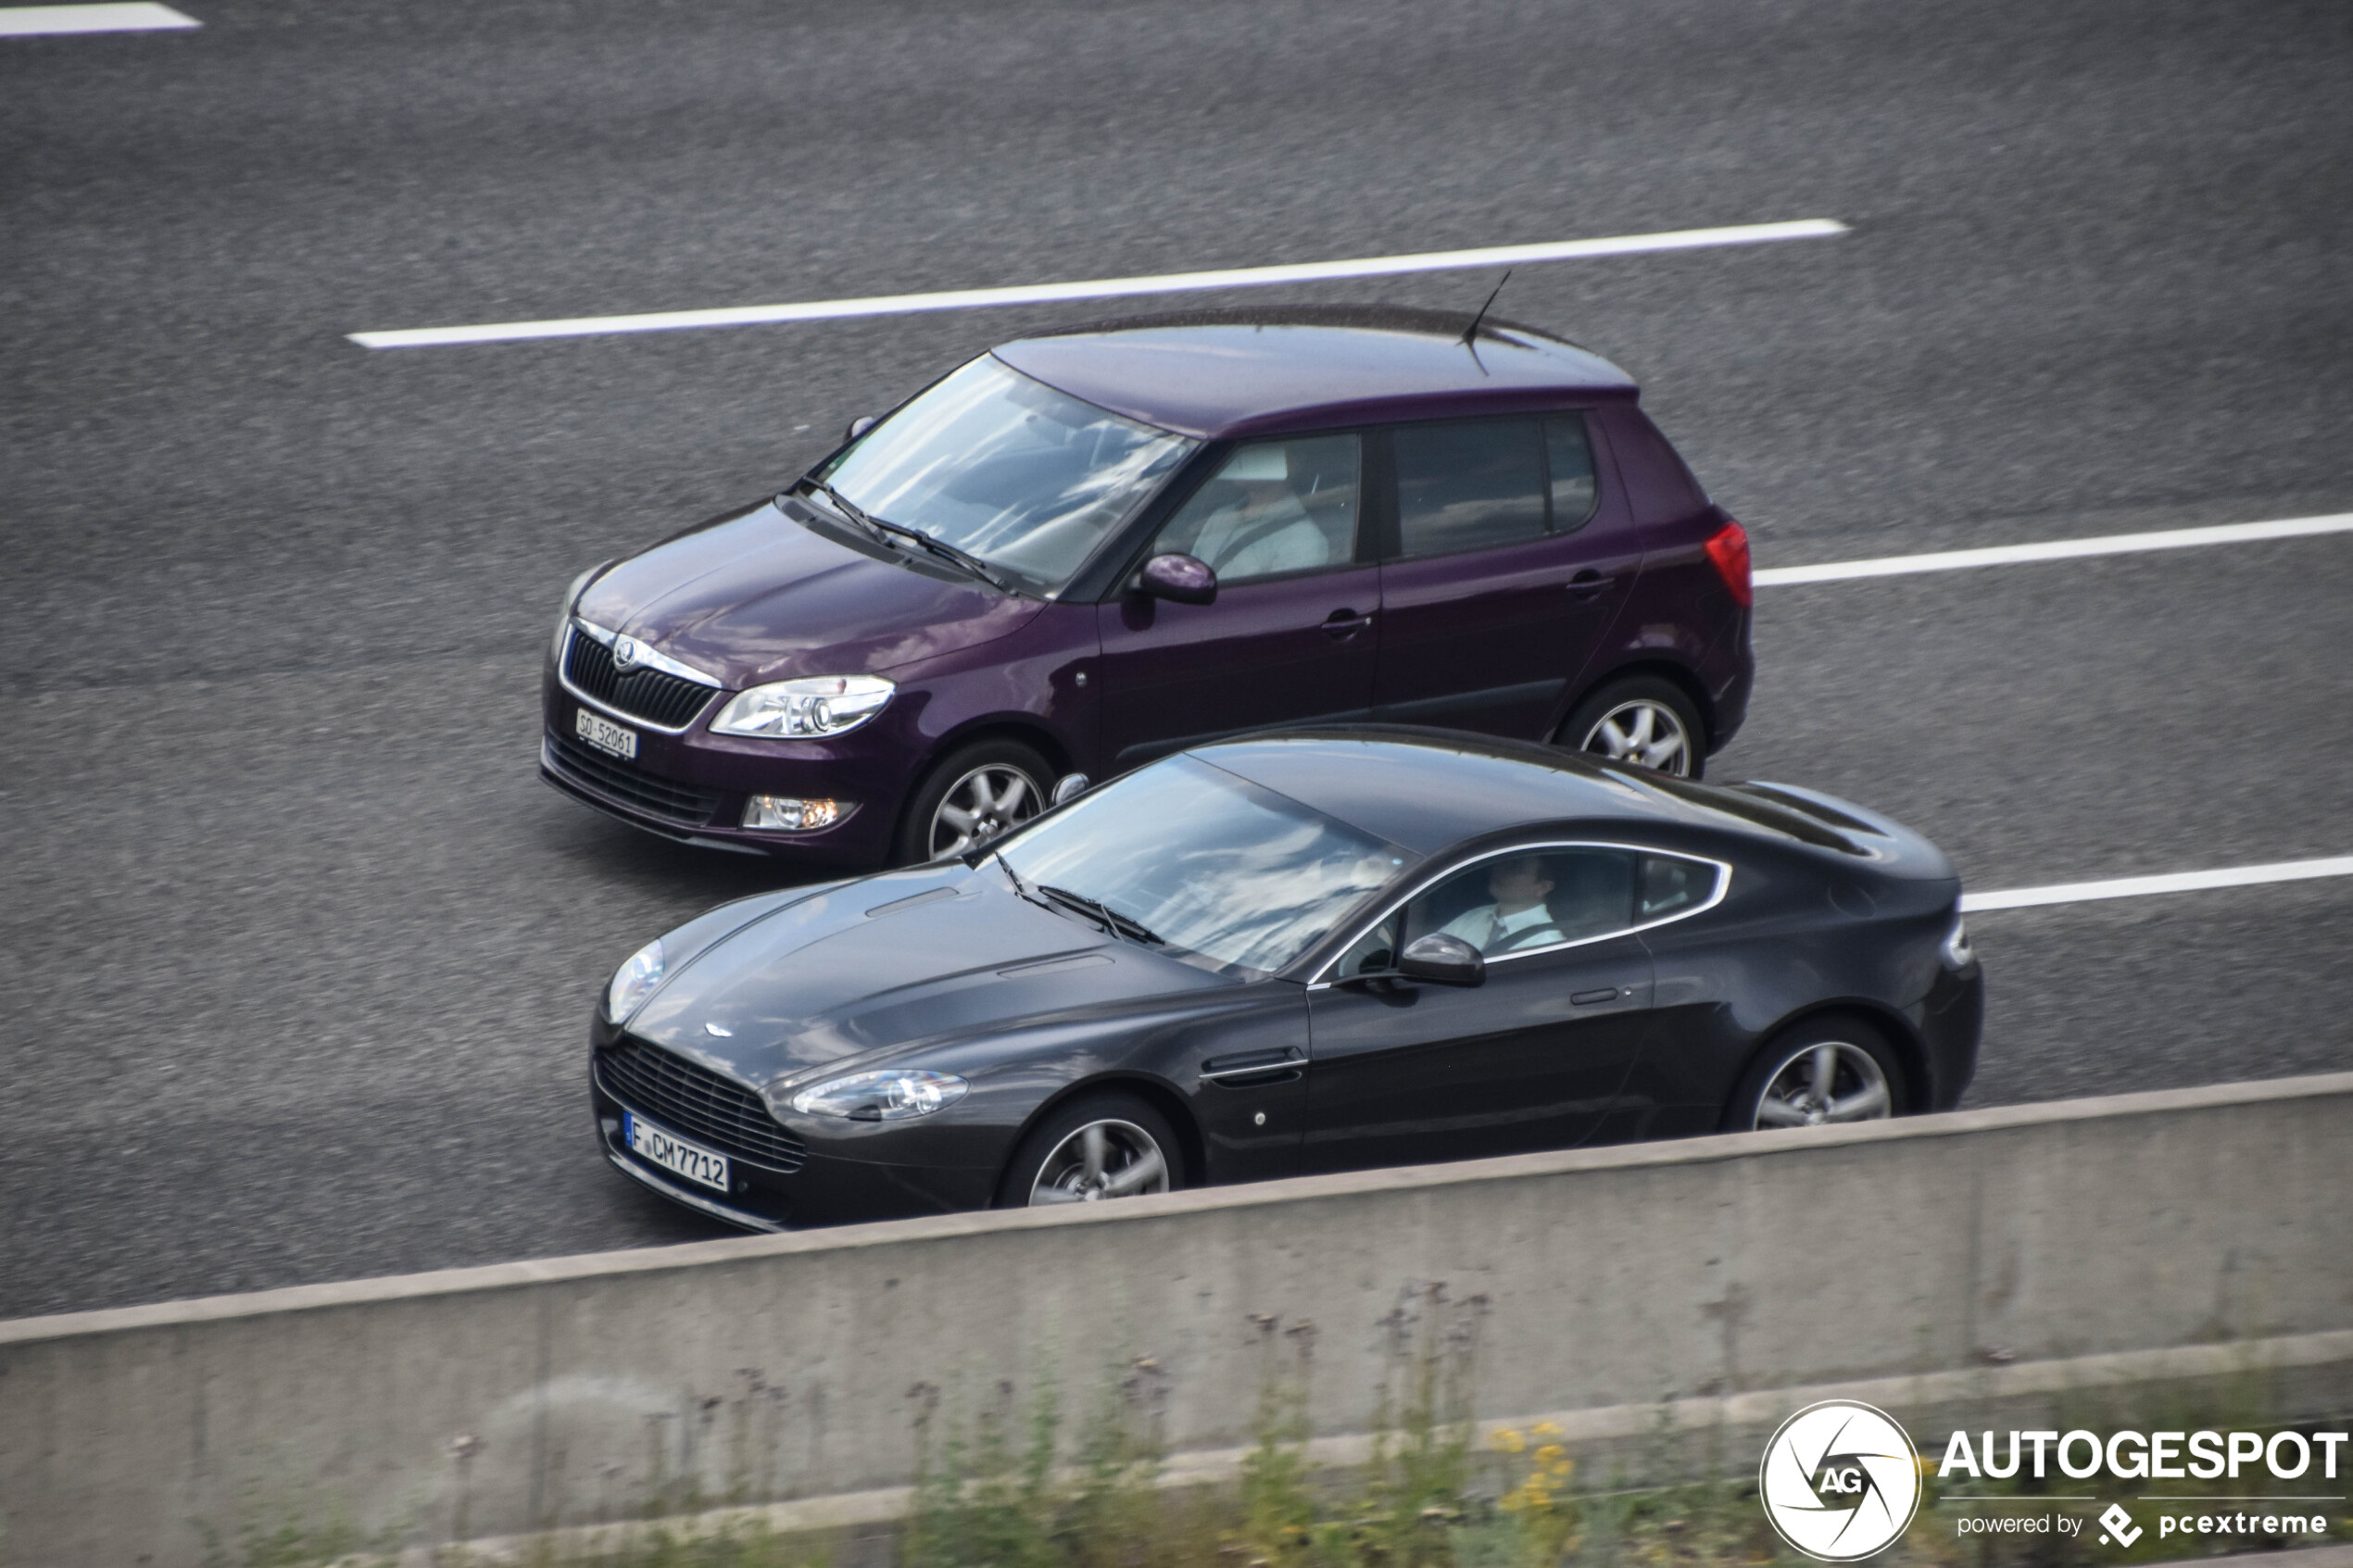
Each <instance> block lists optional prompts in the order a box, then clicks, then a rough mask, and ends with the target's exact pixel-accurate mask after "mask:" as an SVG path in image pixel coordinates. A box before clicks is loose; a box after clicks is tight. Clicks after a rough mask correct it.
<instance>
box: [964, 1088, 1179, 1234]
mask: <svg viewBox="0 0 2353 1568" xmlns="http://www.w3.org/2000/svg"><path fill="white" fill-rule="evenodd" d="M1182 1185H1185V1157H1184V1154H1183V1151H1182V1150H1181V1148H1179V1147H1178V1145H1177V1142H1176V1132H1175V1130H1174V1129H1172V1128H1171V1127H1170V1126H1169V1125H1168V1122H1167V1119H1166V1118H1165V1117H1164V1116H1162V1115H1161V1113H1160V1112H1159V1111H1157V1110H1153V1109H1152V1108H1151V1106H1149V1105H1147V1104H1146V1103H1144V1101H1142V1100H1140V1099H1137V1098H1134V1097H1132V1096H1129V1095H1117V1094H1103V1095H1086V1096H1082V1097H1081V1098H1077V1099H1075V1100H1073V1101H1071V1102H1070V1103H1069V1104H1068V1105H1066V1106H1063V1107H1062V1108H1061V1109H1060V1110H1056V1111H1055V1112H1054V1113H1053V1114H1052V1115H1051V1116H1049V1117H1048V1118H1046V1120H1045V1121H1043V1122H1041V1123H1038V1125H1037V1126H1036V1127H1034V1128H1032V1129H1031V1130H1030V1133H1029V1135H1028V1136H1027V1137H1026V1138H1024V1139H1022V1141H1021V1148H1018V1149H1016V1150H1014V1152H1013V1160H1012V1162H1011V1163H1010V1164H1008V1165H1007V1166H1006V1168H1005V1178H1004V1182H1003V1184H1002V1185H1000V1187H999V1189H998V1194H997V1204H998V1207H999V1208H1000V1209H1023V1208H1043V1207H1046V1206H1049V1205H1053V1204H1062V1203H1097V1202H1101V1201H1102V1200H1103V1199H1105V1198H1140V1197H1142V1196H1143V1195H1144V1194H1146V1193H1151V1192H1173V1191H1175V1190H1176V1188H1178V1187H1180V1186H1182Z"/></svg>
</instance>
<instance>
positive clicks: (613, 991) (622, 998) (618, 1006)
mask: <svg viewBox="0 0 2353 1568" xmlns="http://www.w3.org/2000/svg"><path fill="white" fill-rule="evenodd" d="M657 985H661V937H659V936H657V937H655V938H654V939H653V940H652V941H650V942H648V943H647V944H646V945H645V946H644V947H640V948H638V949H637V950H636V951H635V952H634V953H632V954H630V955H629V961H628V962H627V963H625V964H623V965H622V966H621V967H620V968H619V969H617V970H614V971H613V972H612V984H611V985H608V986H606V987H605V1016H606V1017H607V1018H610V1019H611V1020H612V1021H613V1022H615V1023H626V1022H629V1015H630V1014H631V1013H633V1012H635V1011H636V1010H637V1007H638V1004H639V1003H641V1002H643V1001H644V1000H645V999H646V998H647V997H648V996H650V995H652V993H653V988H654V987H655V986H657Z"/></svg>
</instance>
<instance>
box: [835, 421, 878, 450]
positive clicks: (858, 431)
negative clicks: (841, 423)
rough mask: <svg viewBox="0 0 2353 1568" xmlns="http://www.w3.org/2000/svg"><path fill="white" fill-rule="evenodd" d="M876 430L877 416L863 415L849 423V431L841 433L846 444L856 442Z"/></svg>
mask: <svg viewBox="0 0 2353 1568" xmlns="http://www.w3.org/2000/svg"><path fill="white" fill-rule="evenodd" d="M874 428H875V416H874V415H872V414H861V415H859V416H858V417H857V418H856V419H854V420H850V421H849V429H848V430H846V431H843V432H842V433H841V438H842V441H843V442H844V443H845V444H847V443H849V442H852V441H855V440H857V439H858V438H859V437H860V436H862V435H863V434H865V433H867V432H868V431H870V430H872V429H874Z"/></svg>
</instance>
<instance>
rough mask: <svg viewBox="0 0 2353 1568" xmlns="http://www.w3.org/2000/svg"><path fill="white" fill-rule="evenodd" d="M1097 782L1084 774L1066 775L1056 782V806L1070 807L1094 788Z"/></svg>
mask: <svg viewBox="0 0 2353 1568" xmlns="http://www.w3.org/2000/svg"><path fill="white" fill-rule="evenodd" d="M1094 783H1095V781H1094V780H1092V779H1090V778H1088V776H1087V775H1086V774H1084V773H1064V774H1063V776H1062V777H1061V778H1059V779H1057V780H1055V781H1054V804H1055V805H1057V806H1065V805H1068V804H1069V803H1070V802H1071V801H1074V800H1076V799H1077V798H1078V797H1080V796H1082V795H1084V794H1086V793H1087V791H1088V789H1089V788H1091V787H1093V785H1094Z"/></svg>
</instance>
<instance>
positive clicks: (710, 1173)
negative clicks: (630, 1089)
mask: <svg viewBox="0 0 2353 1568" xmlns="http://www.w3.org/2000/svg"><path fill="white" fill-rule="evenodd" d="M621 1129H622V1132H623V1135H625V1136H626V1137H627V1138H628V1140H629V1148H630V1149H631V1150H632V1151H633V1152H634V1153H635V1154H636V1155H637V1157H638V1158H639V1159H641V1160H649V1161H651V1162H652V1163H654V1164H656V1165H659V1166H661V1168H662V1169H663V1170H665V1171H674V1172H676V1173H678V1174H679V1175H682V1176H684V1177H686V1179H687V1180H688V1181H690V1182H699V1183H701V1184H702V1185H704V1186H707V1187H715V1188H717V1189H718V1190H719V1191H721V1192H725V1191H726V1190H727V1157H726V1156H725V1155H724V1154H713V1153H711V1150H709V1149H707V1148H698V1146H696V1145H694V1144H690V1143H688V1142H687V1141H686V1139H684V1138H682V1137H676V1136H673V1135H671V1134H669V1133H665V1132H663V1131H662V1130H661V1128H660V1127H657V1126H654V1125H653V1124H652V1123H649V1122H647V1121H646V1120H645V1119H644V1118H642V1117H640V1116H639V1115H638V1114H637V1113H636V1112H635V1111H634V1110H626V1111H623V1112H622V1117H621Z"/></svg>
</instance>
